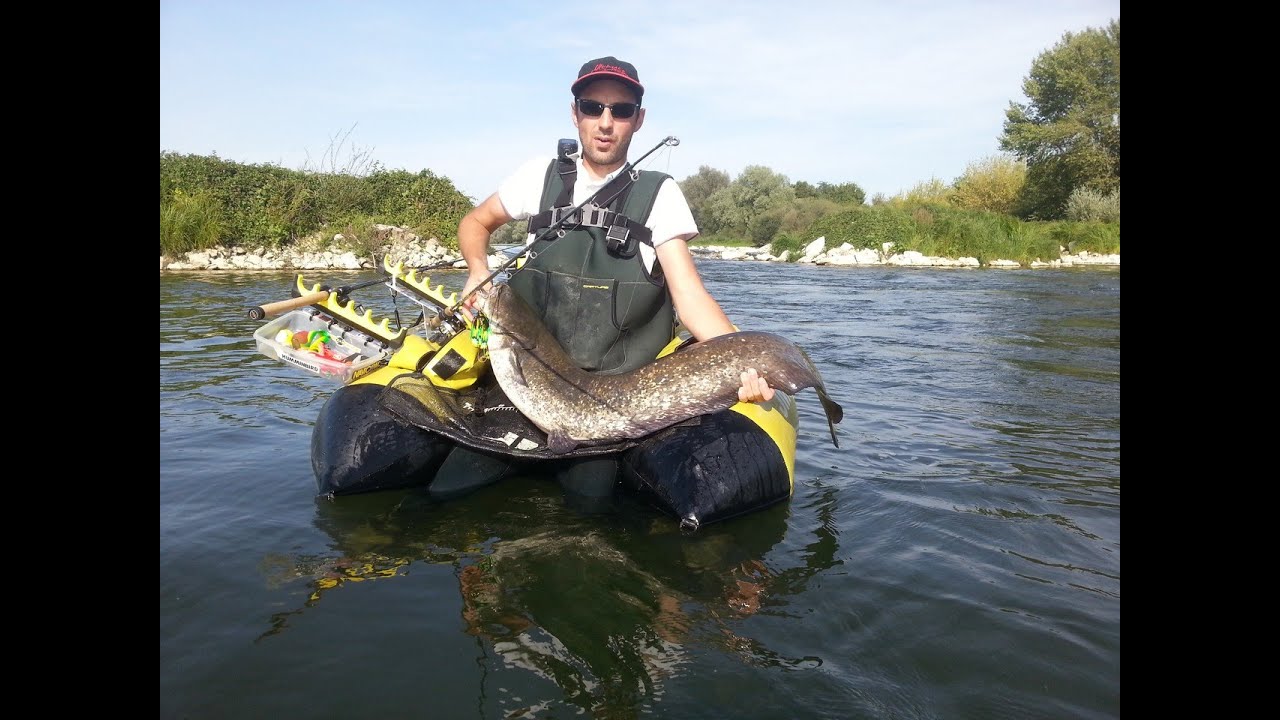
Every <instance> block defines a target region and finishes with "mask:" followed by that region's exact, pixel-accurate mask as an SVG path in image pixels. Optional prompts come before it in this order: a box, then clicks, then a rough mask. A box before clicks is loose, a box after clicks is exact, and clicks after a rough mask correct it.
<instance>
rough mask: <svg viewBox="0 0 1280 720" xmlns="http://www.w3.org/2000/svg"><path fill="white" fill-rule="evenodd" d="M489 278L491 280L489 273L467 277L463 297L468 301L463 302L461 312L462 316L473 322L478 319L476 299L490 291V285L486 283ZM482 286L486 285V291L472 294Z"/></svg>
mask: <svg viewBox="0 0 1280 720" xmlns="http://www.w3.org/2000/svg"><path fill="white" fill-rule="evenodd" d="M488 278H489V273H488V271H483V272H473V273H471V274H469V275H467V283H466V284H465V285H463V286H462V296H463V297H465V298H466V300H464V301H463V303H462V307H460V308H459V310H461V311H462V314H463V315H466V316H467V320H469V321H471V322H475V319H476V310H475V306H476V299H477V298H478V296H479V295H480V293H481V292H485V291H486V290H487V289H488V283H485V280H487V279H488ZM482 284H483V285H485V288H484V289H482V290H480V291H479V292H477V293H475V294H474V295H472V294H470V293H471V291H472V290H474V289H475V288H477V287H480V286H481V285H482Z"/></svg>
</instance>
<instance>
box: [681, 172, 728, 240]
mask: <svg viewBox="0 0 1280 720" xmlns="http://www.w3.org/2000/svg"><path fill="white" fill-rule="evenodd" d="M727 187H729V173H727V172H724V171H722V170H716V169H715V168H712V167H710V166H707V165H703V166H702V167H700V168H698V172H696V173H694V174H692V175H690V176H689V177H687V178H685V179H684V180H682V181H681V182H680V191H681V192H683V193H684V199H685V200H687V201H688V202H689V210H691V211H692V212H693V219H694V221H695V222H697V223H698V229H699V230H700V231H702V232H703V233H706V234H710V233H714V232H716V231H718V230H719V229H720V228H718V227H711V226H710V223H708V221H707V217H706V213H705V212H703V208H704V206H705V205H706V204H707V199H708V198H710V197H711V196H712V195H715V194H716V192H717V191H719V190H723V189H724V188H727Z"/></svg>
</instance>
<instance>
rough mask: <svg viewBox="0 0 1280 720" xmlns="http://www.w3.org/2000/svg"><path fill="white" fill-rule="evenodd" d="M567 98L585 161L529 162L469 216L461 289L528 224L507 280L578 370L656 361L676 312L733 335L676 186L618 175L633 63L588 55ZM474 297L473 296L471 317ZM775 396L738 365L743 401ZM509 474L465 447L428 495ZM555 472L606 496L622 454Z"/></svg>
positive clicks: (639, 119)
mask: <svg viewBox="0 0 1280 720" xmlns="http://www.w3.org/2000/svg"><path fill="white" fill-rule="evenodd" d="M570 91H571V92H572V93H573V103H572V105H571V106H570V119H571V120H572V121H573V124H574V126H575V127H576V128H577V129H578V140H579V144H580V147H581V156H580V157H578V158H577V159H576V160H574V159H572V158H568V159H566V158H558V159H548V158H539V159H536V160H533V161H531V162H528V163H526V164H524V165H523V166H521V167H520V168H518V169H517V170H516V171H515V172H514V173H513V174H511V175H510V176H509V177H508V178H507V179H506V180H504V181H503V182H502V184H501V185H500V186H499V187H498V191H497V192H496V193H494V194H492V195H490V196H489V197H488V198H486V199H485V200H484V202H482V203H480V204H479V205H478V206H476V208H475V209H473V210H472V211H471V212H470V213H468V214H467V216H466V217H464V218H463V219H462V222H461V223H459V225H458V247H459V249H460V250H461V252H462V257H463V258H464V259H465V260H466V262H467V268H468V270H469V275H468V277H467V282H466V285H465V287H464V291H463V294H464V295H467V294H469V293H470V292H471V291H472V290H474V289H475V288H476V287H478V286H480V285H481V284H482V283H483V282H485V280H487V279H488V277H489V275H490V270H489V265H488V249H489V237H490V235H491V234H492V233H493V231H494V230H496V229H498V228H499V227H501V226H502V225H505V224H506V223H508V222H511V221H512V220H518V219H519V220H522V219H525V218H532V219H531V220H530V226H529V229H530V239H529V242H531V243H532V244H533V247H532V248H531V252H530V253H529V258H531V259H529V260H528V261H527V262H526V263H525V264H524V265H523V267H522V268H521V269H519V270H518V271H516V272H515V273H513V275H512V277H511V281H510V282H511V285H512V287H513V288H514V289H515V290H516V291H517V292H518V293H519V294H520V295H521V297H523V298H524V299H525V300H526V301H528V302H529V303H530V304H531V305H532V306H533V307H534V308H535V310H537V311H538V312H539V313H540V314H541V315H542V317H543V319H544V321H545V322H546V323H547V327H548V328H549V329H550V330H551V332H552V334H553V335H555V337H556V339H557V340H559V341H560V343H561V344H562V345H563V346H564V347H565V350H566V351H568V353H569V355H570V357H572V358H573V359H574V361H575V362H577V363H578V365H579V366H580V367H582V368H585V369H588V370H592V371H596V372H625V371H628V370H632V369H634V368H636V367H639V366H640V365H643V364H645V363H647V362H650V361H652V360H653V359H654V358H655V357H656V356H657V353H658V352H659V351H660V350H661V349H662V348H663V347H665V346H666V344H667V343H668V342H669V341H670V340H671V339H672V337H674V328H675V317H676V316H677V315H678V317H679V321H680V322H681V323H682V324H683V325H684V326H685V327H686V328H687V329H688V330H689V332H690V333H691V334H692V335H693V337H694V338H695V339H697V340H699V341H702V340H707V339H709V338H712V337H716V336H717V335H723V334H725V333H730V332H734V327H733V325H732V323H730V322H729V318H728V317H727V316H726V315H725V313H724V310H722V309H721V307H720V304H719V303H717V302H716V300H715V299H714V298H712V297H711V294H710V293H708V292H707V290H706V288H705V287H704V286H703V283H702V278H701V276H699V274H698V270H697V268H696V267H695V265H694V262H693V256H692V255H691V254H690V252H689V246H688V241H689V240H691V239H693V238H694V237H695V236H696V235H697V234H698V228H697V225H696V224H695V222H694V220H693V215H692V213H691V212H690V211H689V205H688V202H687V201H686V200H685V198H684V194H683V193H682V192H681V191H680V186H679V185H678V184H676V181H675V180H674V179H672V178H670V177H668V176H665V175H662V174H661V173H653V172H648V171H644V172H638V173H637V172H634V171H629V172H628V173H620V172H619V171H620V170H621V169H622V167H623V166H624V165H625V164H626V162H627V152H628V150H629V149H630V147H631V140H632V137H633V136H634V134H635V133H636V131H638V130H639V129H640V128H641V127H642V126H643V125H644V119H645V108H643V107H641V105H642V101H643V99H644V86H643V85H641V84H640V76H639V73H637V72H636V68H635V66H634V65H632V64H631V63H629V62H625V61H622V60H619V59H617V58H615V57H612V56H609V57H602V58H599V59H596V60H591V61H589V62H587V63H585V64H584V65H583V66H582V68H581V69H580V70H579V71H578V76H577V79H576V80H574V82H573V84H572V85H571V86H570ZM597 191H600V192H599V195H598V196H596V198H595V200H594V202H592V203H590V205H589V206H587V207H584V208H583V209H582V210H581V211H580V212H579V213H577V214H576V215H573V217H571V219H570V221H569V222H568V223H565V224H563V225H561V226H560V228H559V229H560V230H561V231H562V232H550V233H546V232H543V233H539V231H540V230H544V229H547V228H549V227H551V226H552V225H554V223H555V222H556V221H557V220H558V219H560V218H563V217H564V215H565V214H572V213H568V211H569V210H570V209H571V208H576V207H578V206H579V205H581V204H582V203H584V202H585V201H587V200H588V199H589V198H591V197H592V196H593V194H594V193H597ZM557 208H558V210H557ZM473 301H474V298H469V299H468V301H467V304H466V310H468V311H470V309H471V306H472V305H473ZM773 393H774V390H773V388H770V387H769V385H768V383H767V382H766V381H765V379H764V378H761V377H760V376H759V375H758V374H757V373H756V371H755V369H753V368H744V369H743V372H742V387H741V388H740V389H739V390H738V398H739V399H740V400H741V401H743V402H764V401H768V400H770V399H772V397H773ZM508 469H509V464H508V462H507V461H506V460H504V459H502V458H493V457H488V456H484V455H480V454H479V453H474V452H472V451H469V450H466V449H465V448H459V449H457V450H454V451H453V452H452V453H451V455H450V457H449V458H448V459H447V460H446V461H445V465H444V466H443V467H442V469H441V472H440V473H439V474H438V476H437V479H436V481H435V482H433V485H432V489H433V491H437V492H441V493H450V494H452V493H453V492H454V488H455V487H461V484H462V483H464V482H465V484H466V485H468V486H470V485H472V484H474V483H476V482H482V481H483V482H484V484H487V483H488V482H492V481H495V480H497V479H499V477H500V476H501V475H502V474H503V473H504V472H506V471H507V470H508ZM558 476H559V478H560V481H561V484H562V486H564V487H565V489H566V490H568V491H569V492H571V493H575V494H578V495H581V496H597V497H598V496H607V495H608V494H609V493H610V492H611V491H612V487H613V483H614V480H615V479H616V476H617V459H616V458H615V457H611V456H606V457H603V458H601V457H595V458H588V459H585V460H577V461H569V462H567V463H566V464H565V465H564V466H563V467H562V468H561V470H560V472H559V473H558ZM464 478H465V480H464ZM437 486H438V487H437Z"/></svg>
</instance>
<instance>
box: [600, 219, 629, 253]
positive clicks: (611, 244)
mask: <svg viewBox="0 0 1280 720" xmlns="http://www.w3.org/2000/svg"><path fill="white" fill-rule="evenodd" d="M630 238H631V228H629V227H627V226H626V225H622V224H617V225H610V226H609V231H608V232H606V233H605V234H604V240H605V245H607V246H608V248H609V250H610V251H611V252H613V253H615V254H617V255H621V256H622V257H631V256H632V255H635V254H636V249H635V247H634V246H631V247H630V248H628V243H627V240H629V239H630Z"/></svg>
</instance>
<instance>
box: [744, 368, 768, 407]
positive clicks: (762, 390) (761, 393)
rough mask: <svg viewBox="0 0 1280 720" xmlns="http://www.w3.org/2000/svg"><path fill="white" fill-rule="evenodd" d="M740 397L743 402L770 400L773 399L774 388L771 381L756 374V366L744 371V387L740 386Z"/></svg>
mask: <svg viewBox="0 0 1280 720" xmlns="http://www.w3.org/2000/svg"><path fill="white" fill-rule="evenodd" d="M738 399H739V400H741V401H742V402H769V401H770V400H772V399H773V388H771V387H769V381H768V380H765V379H764V378H762V377H760V376H759V375H758V374H756V369H755V368H747V370H746V372H744V373H742V387H740V388H738Z"/></svg>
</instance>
